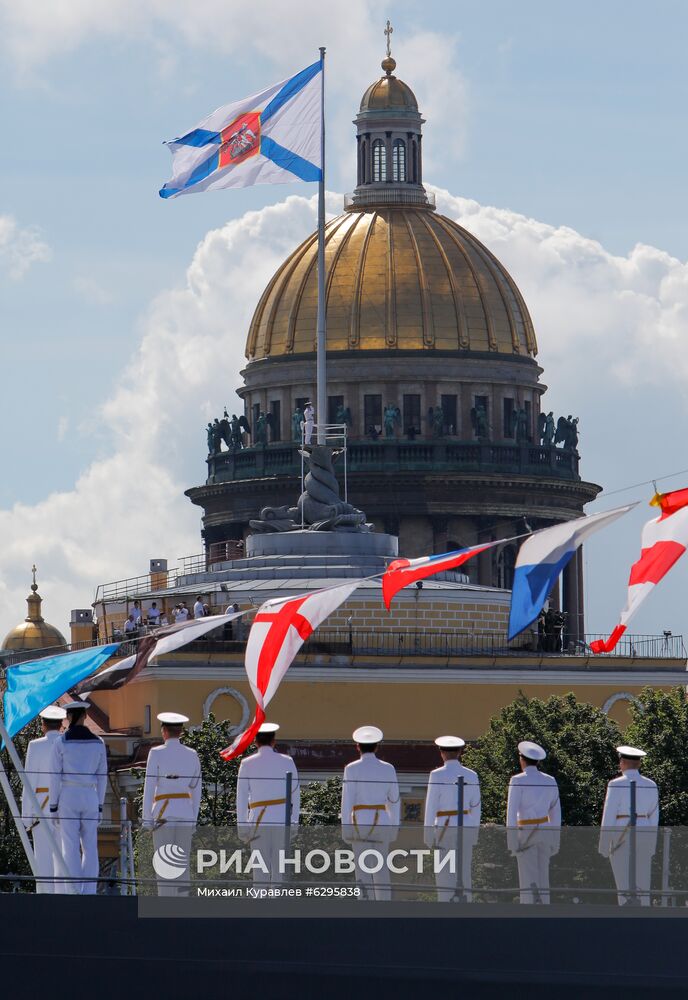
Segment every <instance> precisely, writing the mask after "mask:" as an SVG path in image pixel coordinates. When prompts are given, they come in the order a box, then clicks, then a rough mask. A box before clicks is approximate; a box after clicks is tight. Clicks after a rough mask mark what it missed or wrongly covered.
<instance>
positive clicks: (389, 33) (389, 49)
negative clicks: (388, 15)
mask: <svg viewBox="0 0 688 1000" xmlns="http://www.w3.org/2000/svg"><path fill="white" fill-rule="evenodd" d="M393 31H394V28H393V27H392V25H391V24H390V22H389V21H387V26H386V28H385V30H384V32H383V34H385V35H386V36H387V58H388V59H389V58H391V55H392V32H393Z"/></svg>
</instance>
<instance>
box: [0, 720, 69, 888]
mask: <svg viewBox="0 0 688 1000" xmlns="http://www.w3.org/2000/svg"><path fill="white" fill-rule="evenodd" d="M0 737H2V741H3V743H4V744H5V746H6V747H7V752H8V754H9V755H10V760H11V761H12V763H13V764H14V767H15V770H16V772H17V774H18V775H19V778H20V779H21V783H22V785H23V786H24V791H25V792H26V795H27V798H28V800H29V805H30V806H31V815H32V816H34V817H35V818H36V819H38V817H39V816H43V815H44V814H43V810H42V809H41V806H40V804H39V802H38V799H37V798H36V793H35V792H34V790H33V787H32V785H31V782H30V781H29V780H28V779H27V777H26V774H25V773H24V768H23V767H22V763H21V760H20V759H19V754H18V753H17V748H16V747H15V745H14V742H13V741H12V737H11V736H10V734H9V733H8V732H7V727H6V726H5V720H4V719H3V717H2V715H0ZM0 767H2V764H1V762H0ZM1 773H2V778H4V780H2V778H0V784H1V785H2V789H3V791H4V793H5V797H6V798H7V804H8V805H9V807H10V812H11V813H12V816H13V818H14V822H15V825H16V827H17V833H18V834H19V839H20V840H21V842H22V845H23V847H24V851H25V852H26V857H27V859H28V862H29V865H30V866H31V871H32V873H33V875H38V874H39V872H38V871H37V870H36V856H35V854H34V851H33V849H32V847H31V844H30V841H29V835H28V833H27V832H26V828H25V827H24V823H23V822H22V818H21V812H20V811H19V809H18V807H17V802H16V800H15V798H14V794H13V792H12V788H11V786H10V784H9V781H8V780H7V775H6V772H5V769H4V767H3V768H2V772H1ZM42 822H43V823H44V824H45V835H46V839H47V841H48V844H49V846H50V850H51V851H52V853H53V857H54V859H55V863H56V867H57V869H58V872H59V874H60V876H61V877H62V878H65V879H69V878H70V875H69V871H68V869H67V865H66V863H65V859H64V856H63V854H62V852H61V851H60V848H59V846H58V843H57V837H56V836H55V828H54V826H53V824H52V822H51V819H50V818H49V814H48V815H46V816H45V818H44V819H43V820H42ZM65 885H66V889H67V892H68V893H73V892H74V886H73V885H72V883H71V882H66V883H65ZM54 889H55V887H54V886H53V891H54Z"/></svg>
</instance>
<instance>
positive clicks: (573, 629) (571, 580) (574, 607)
mask: <svg viewBox="0 0 688 1000" xmlns="http://www.w3.org/2000/svg"><path fill="white" fill-rule="evenodd" d="M563 585H564V586H563V590H564V595H563V597H564V600H563V604H564V612H565V613H566V615H567V619H566V626H565V629H564V635H565V637H566V640H567V642H578V641H579V640H581V639H582V638H583V635H584V625H583V607H582V605H581V604H580V597H581V592H582V561H581V554H580V549H578V550H576V552H574V554H573V556H572V557H571V559H570V560H569V563H568V565H567V566H566V568H565V569H564V573H563Z"/></svg>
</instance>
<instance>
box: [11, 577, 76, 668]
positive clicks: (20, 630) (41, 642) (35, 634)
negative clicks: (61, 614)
mask: <svg viewBox="0 0 688 1000" xmlns="http://www.w3.org/2000/svg"><path fill="white" fill-rule="evenodd" d="M32 572H33V583H32V584H31V593H30V594H29V596H28V597H27V598H26V603H27V604H28V610H29V613H28V615H27V616H26V618H25V619H24V621H23V622H22V623H21V625H17V626H16V628H13V629H12V631H11V632H8V633H7V635H6V636H5V641H4V642H3V644H2V647H3V649H12V650H14V651H15V652H21V651H23V650H27V649H49V648H50V647H51V646H56V647H58V646H62V647H64V646H66V645H67V640H66V639H65V637H64V636H63V635H62V633H61V632H60V631H59V630H58V629H56V628H55V626H54V625H49V624H48V622H46V621H44V619H43V617H42V615H41V595H40V594H39V593H38V586H37V584H36V567H35V566H34V567H33V570H32ZM56 651H57V650H56Z"/></svg>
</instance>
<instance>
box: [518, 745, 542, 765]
mask: <svg viewBox="0 0 688 1000" xmlns="http://www.w3.org/2000/svg"><path fill="white" fill-rule="evenodd" d="M518 752H519V753H520V755H521V756H522V757H526V758H527V759H528V760H544V759H545V757H546V756H547V751H546V750H543V749H542V747H541V746H540V745H539V744H538V743H533V742H532V741H531V740H523V741H522V742H521V743H519V744H518Z"/></svg>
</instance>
